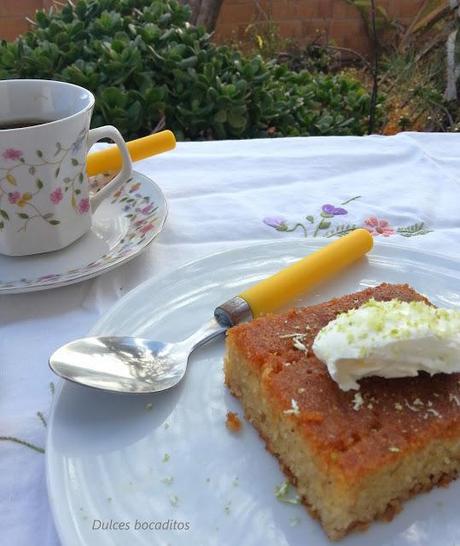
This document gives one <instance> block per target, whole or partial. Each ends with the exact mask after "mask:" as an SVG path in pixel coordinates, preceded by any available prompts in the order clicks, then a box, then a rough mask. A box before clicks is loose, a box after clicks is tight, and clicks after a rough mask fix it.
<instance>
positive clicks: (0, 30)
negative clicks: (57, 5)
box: [0, 0, 51, 40]
mask: <svg viewBox="0 0 460 546" xmlns="http://www.w3.org/2000/svg"><path fill="white" fill-rule="evenodd" d="M50 5H51V0H0V39H2V40H13V39H14V38H16V36H17V35H18V34H21V33H22V32H25V31H26V30H28V29H29V23H28V22H27V20H26V17H30V18H33V15H34V13H35V12H36V10H37V9H41V8H43V7H49V6H50Z"/></svg>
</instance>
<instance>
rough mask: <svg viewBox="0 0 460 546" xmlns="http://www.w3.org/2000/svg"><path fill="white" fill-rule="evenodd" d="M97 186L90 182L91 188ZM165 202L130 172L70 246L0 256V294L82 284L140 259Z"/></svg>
mask: <svg viewBox="0 0 460 546" xmlns="http://www.w3.org/2000/svg"><path fill="white" fill-rule="evenodd" d="M100 182H101V177H99V180H94V179H93V181H92V183H91V185H92V187H93V188H97V187H98V185H101V184H100ZM166 216H167V205H166V200H165V197H164V195H163V193H162V191H161V190H160V188H159V187H158V186H157V185H156V184H155V182H153V180H151V179H150V178H148V177H147V176H145V175H143V174H140V173H137V172H135V171H134V172H133V178H132V179H131V180H130V181H129V182H128V183H127V184H125V186H124V187H123V188H122V190H121V191H118V192H114V194H113V195H112V196H111V197H110V198H107V199H106V200H105V201H104V202H103V203H102V204H101V205H100V206H99V207H98V209H97V210H96V212H95V213H94V215H93V225H92V227H91V231H90V232H88V233H87V234H86V235H85V236H84V237H82V238H81V239H79V240H78V241H76V242H75V243H73V244H72V245H70V246H68V247H67V248H64V249H63V250H59V251H57V252H50V253H47V254H39V255H35V256H21V257H11V256H2V255H0V294H18V293H21V292H31V291H35V290H45V289H48V288H56V287H58V286H65V285H68V284H72V283H76V282H80V281H84V280H86V279H90V278H92V277H96V276H97V275H100V274H101V273H104V272H105V271H109V270H110V269H113V268H114V267H117V266H119V265H121V264H123V263H125V262H127V261H128V260H131V259H132V258H134V257H135V256H137V255H138V254H140V253H141V252H142V251H143V250H144V249H145V248H146V247H147V246H148V245H149V244H150V243H151V242H152V241H153V239H154V238H155V237H156V236H157V235H158V234H159V233H160V232H161V230H162V229H163V225H164V223H165V220H166Z"/></svg>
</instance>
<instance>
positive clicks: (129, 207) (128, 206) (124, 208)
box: [123, 205, 131, 212]
mask: <svg viewBox="0 0 460 546" xmlns="http://www.w3.org/2000/svg"><path fill="white" fill-rule="evenodd" d="M129 210H131V205H125V206H124V207H123V211H124V212H128V211H129Z"/></svg>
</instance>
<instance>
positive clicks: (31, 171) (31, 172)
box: [29, 165, 36, 174]
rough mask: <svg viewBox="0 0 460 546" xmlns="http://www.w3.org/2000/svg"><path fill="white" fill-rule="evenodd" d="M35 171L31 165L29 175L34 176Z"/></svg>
mask: <svg viewBox="0 0 460 546" xmlns="http://www.w3.org/2000/svg"><path fill="white" fill-rule="evenodd" d="M35 171H36V169H35V167H34V166H33V165H31V166H30V167H29V174H35Z"/></svg>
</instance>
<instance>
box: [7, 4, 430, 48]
mask: <svg viewBox="0 0 460 546" xmlns="http://www.w3.org/2000/svg"><path fill="white" fill-rule="evenodd" d="M51 3H52V0H0V38H1V39H6V40H12V39H14V38H15V37H16V36H17V35H18V34H20V33H22V32H24V31H26V30H27V29H28V26H29V24H28V23H27V21H26V19H25V17H26V16H28V17H32V16H33V14H34V12H35V10H37V9H40V8H43V7H49V6H50V5H51ZM422 3H423V0H378V5H381V6H383V7H384V8H385V9H386V10H387V12H388V14H389V15H390V16H391V17H392V18H395V19H398V20H400V21H402V22H403V23H408V22H409V21H410V20H411V18H412V17H413V16H414V15H415V14H416V13H417V10H418V8H419V7H420V5H421V4H422ZM257 5H259V6H260V8H259V9H258V8H257ZM267 15H269V17H270V19H271V20H272V21H273V22H274V23H275V24H276V25H277V27H278V30H279V33H280V34H281V36H283V37H286V38H294V39H295V40H296V41H298V42H299V43H302V42H303V43H305V42H308V41H311V40H312V39H314V38H315V36H316V34H317V33H318V32H319V33H321V34H322V35H324V36H325V37H326V38H328V39H330V40H334V41H335V42H336V44H337V45H339V46H342V47H349V48H352V49H356V50H359V51H362V52H366V51H367V50H368V49H369V43H368V38H367V34H366V30H365V26H364V23H363V21H362V19H361V16H360V14H359V12H358V10H357V9H356V8H354V7H353V6H350V5H349V4H348V3H347V2H346V0H224V3H223V5H222V11H221V14H220V16H219V21H218V23H217V28H216V34H215V39H216V40H217V41H220V42H222V41H225V40H227V39H235V38H236V39H240V40H244V39H245V38H247V32H246V29H247V27H248V25H250V24H251V23H257V22H259V23H260V22H261V21H264V18H265V17H266V16H267Z"/></svg>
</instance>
